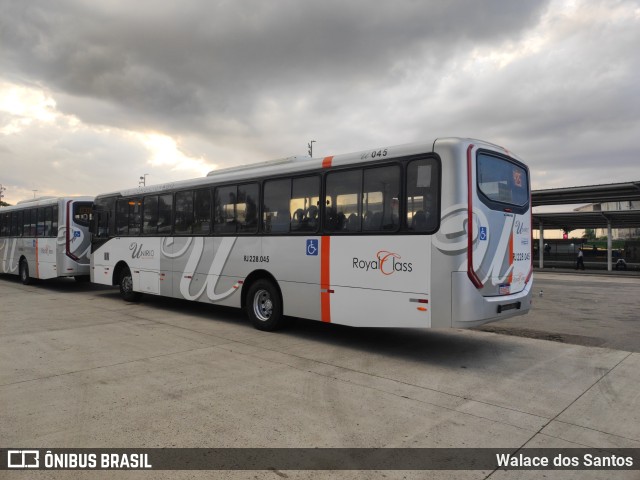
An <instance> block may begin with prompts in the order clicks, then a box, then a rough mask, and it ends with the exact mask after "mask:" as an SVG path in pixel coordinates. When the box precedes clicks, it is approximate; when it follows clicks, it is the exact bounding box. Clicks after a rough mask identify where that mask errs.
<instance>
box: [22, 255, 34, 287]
mask: <svg viewBox="0 0 640 480" xmlns="http://www.w3.org/2000/svg"><path fill="white" fill-rule="evenodd" d="M20 281H21V282H22V284H23V285H29V284H30V283H31V277H30V276H29V264H28V263H27V261H26V260H22V261H21V262H20Z"/></svg>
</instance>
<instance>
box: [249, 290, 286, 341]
mask: <svg viewBox="0 0 640 480" xmlns="http://www.w3.org/2000/svg"><path fill="white" fill-rule="evenodd" d="M245 308H246V310H247V316H248V317H249V319H250V320H251V323H253V326H254V327H256V328H257V329H258V330H263V331H267V332H273V331H275V330H278V329H280V328H282V327H283V326H284V324H285V321H284V317H283V315H282V300H281V299H280V292H279V291H278V289H277V288H276V287H275V285H274V284H273V282H271V281H270V280H267V279H260V280H257V281H256V282H254V283H253V284H252V285H251V287H250V288H249V292H248V294H247V303H246V307H245Z"/></svg>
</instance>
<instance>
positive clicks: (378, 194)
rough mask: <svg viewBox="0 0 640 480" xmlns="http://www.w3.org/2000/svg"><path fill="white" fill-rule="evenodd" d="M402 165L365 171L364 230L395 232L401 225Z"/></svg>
mask: <svg viewBox="0 0 640 480" xmlns="http://www.w3.org/2000/svg"><path fill="white" fill-rule="evenodd" d="M399 198H400V167H399V166H398V165H389V166H386V167H378V168H368V169H366V170H365V171H364V196H363V206H362V211H363V212H364V215H363V230H364V231H369V232H375V231H378V232H380V231H386V232H393V231H396V230H398V227H399V226H400V214H399V211H398V207H399V201H398V199H399Z"/></svg>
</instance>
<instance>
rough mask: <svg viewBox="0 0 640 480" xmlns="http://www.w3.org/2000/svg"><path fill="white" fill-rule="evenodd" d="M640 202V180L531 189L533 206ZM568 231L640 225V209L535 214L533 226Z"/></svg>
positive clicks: (635, 226)
mask: <svg viewBox="0 0 640 480" xmlns="http://www.w3.org/2000/svg"><path fill="white" fill-rule="evenodd" d="M628 201H638V202H640V181H635V182H624V183H609V184H603V185H587V186H582V187H567V188H551V189H547V190H534V191H532V192H531V203H532V205H533V206H534V207H538V206H546V205H568V204H576V203H606V202H628ZM540 223H542V227H543V228H544V229H563V230H566V231H570V230H575V229H582V228H607V226H609V225H610V226H611V228H640V210H614V211H594V212H576V211H570V212H561V213H534V214H533V226H534V228H539V227H540Z"/></svg>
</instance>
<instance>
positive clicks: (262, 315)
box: [253, 290, 273, 322]
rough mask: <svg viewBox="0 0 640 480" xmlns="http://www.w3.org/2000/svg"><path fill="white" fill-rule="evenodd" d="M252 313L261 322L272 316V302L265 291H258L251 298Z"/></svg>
mask: <svg viewBox="0 0 640 480" xmlns="http://www.w3.org/2000/svg"><path fill="white" fill-rule="evenodd" d="M253 313H255V315H256V317H257V318H258V319H260V320H262V321H263V322H266V321H267V320H269V319H270V318H271V315H272V314H273V301H272V300H271V295H270V294H269V292H267V291H266V290H258V291H257V292H256V294H255V296H254V297H253Z"/></svg>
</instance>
